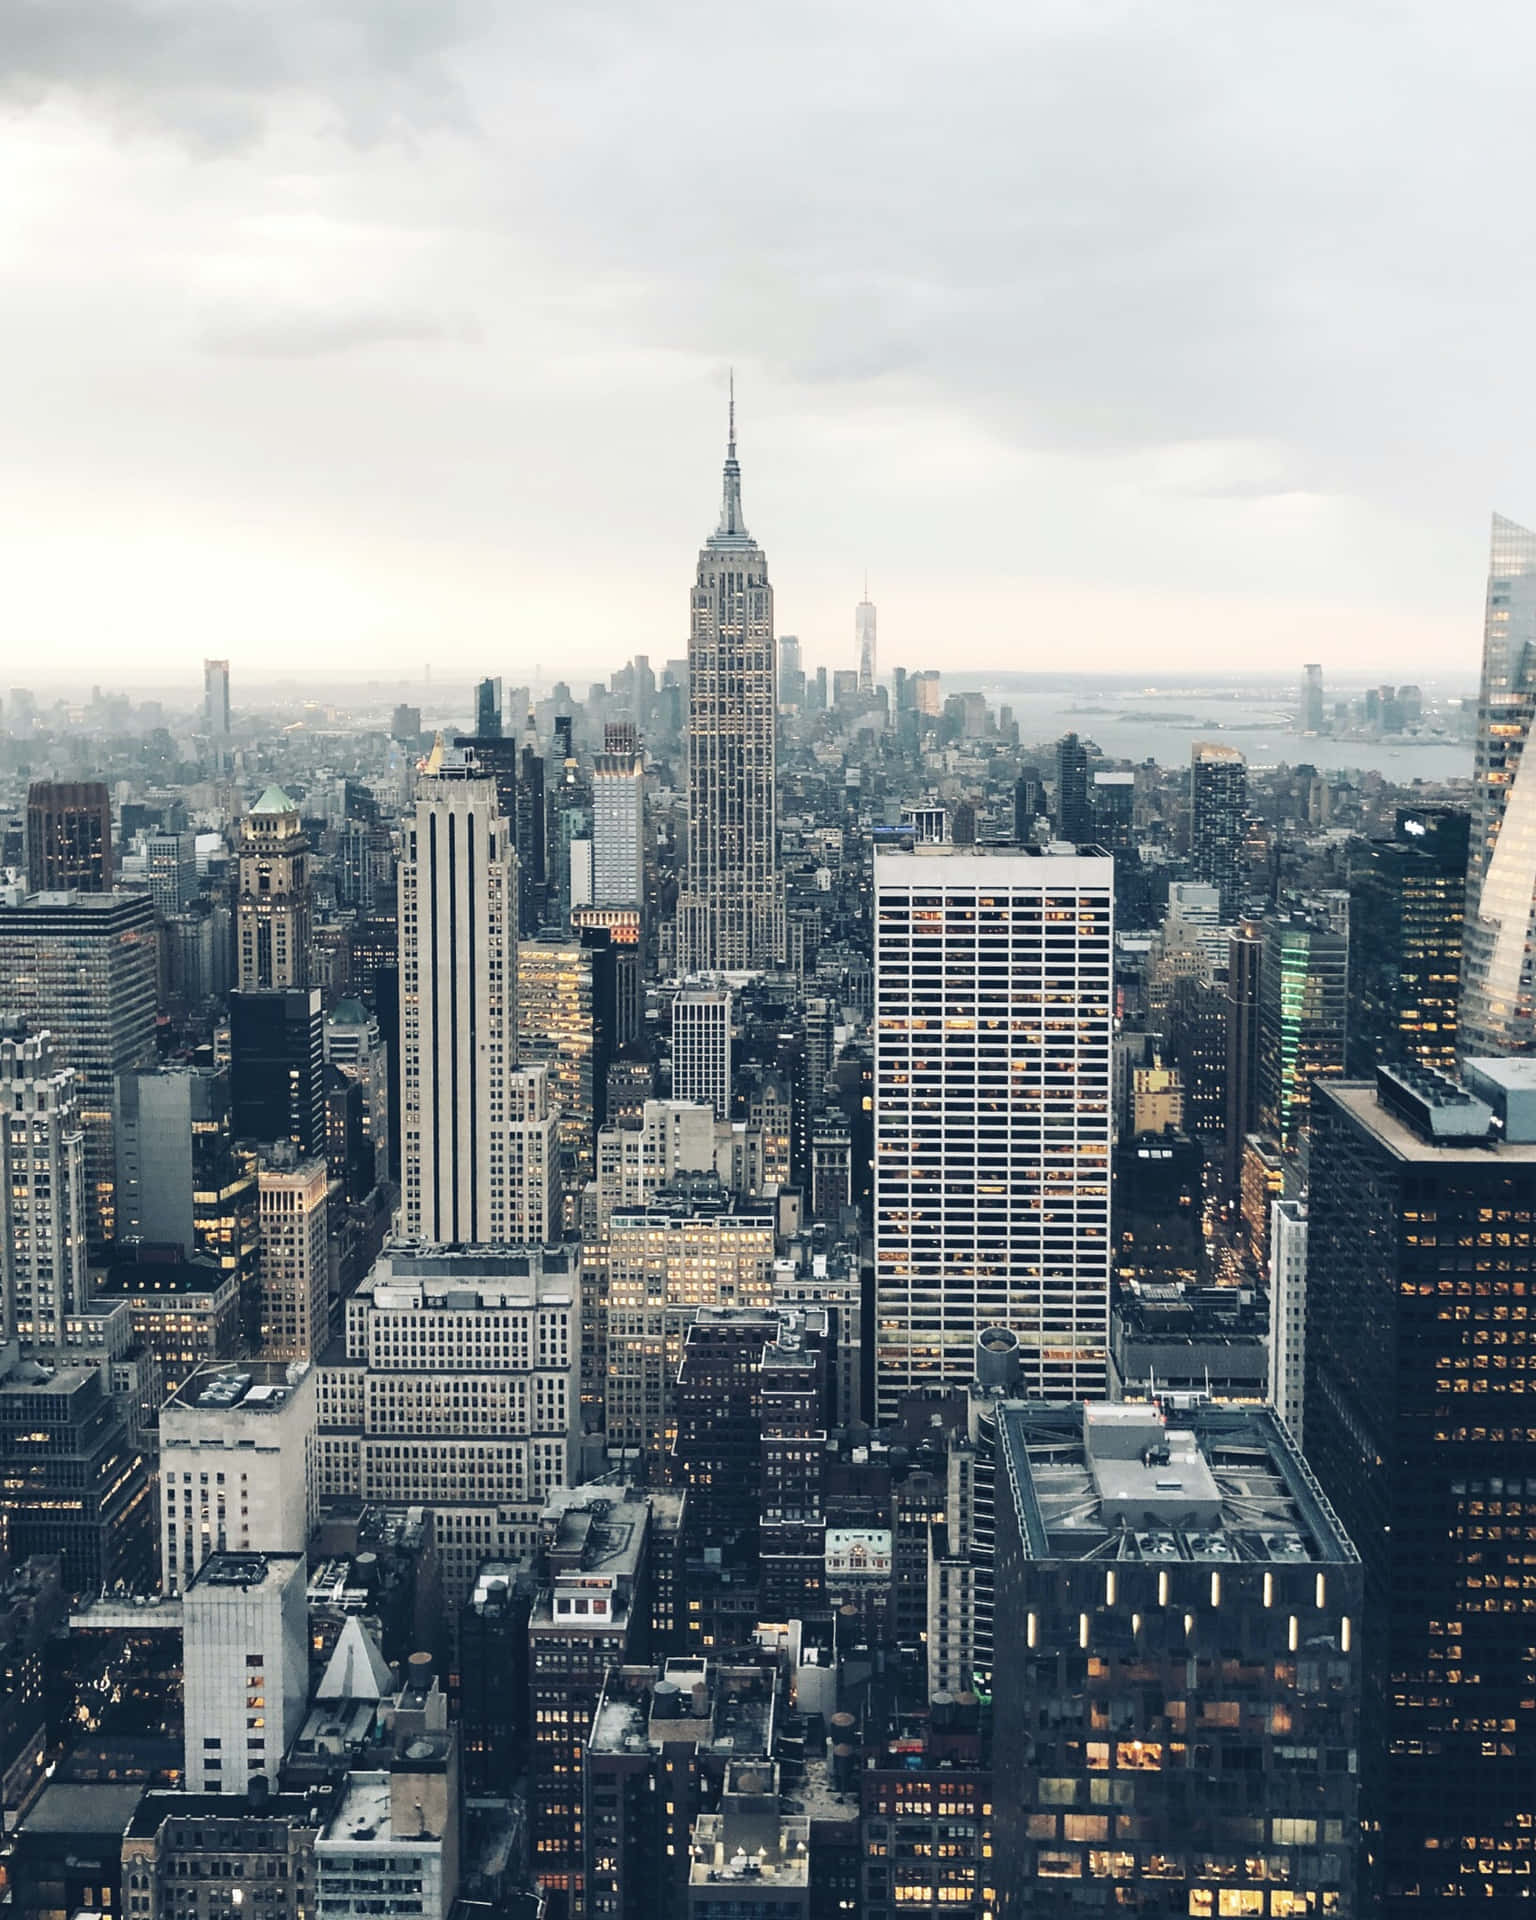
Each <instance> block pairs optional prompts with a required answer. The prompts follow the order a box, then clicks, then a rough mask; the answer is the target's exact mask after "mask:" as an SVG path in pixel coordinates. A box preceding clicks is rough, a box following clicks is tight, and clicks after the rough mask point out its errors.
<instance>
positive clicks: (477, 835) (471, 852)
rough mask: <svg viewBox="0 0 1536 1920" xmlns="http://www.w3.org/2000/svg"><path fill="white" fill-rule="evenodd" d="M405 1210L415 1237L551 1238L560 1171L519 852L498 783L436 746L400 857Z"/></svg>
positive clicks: (458, 1240)
mask: <svg viewBox="0 0 1536 1920" xmlns="http://www.w3.org/2000/svg"><path fill="white" fill-rule="evenodd" d="M400 1105H401V1116H400V1144H401V1158H402V1165H401V1173H402V1175H403V1181H404V1194H403V1199H402V1213H403V1221H404V1227H405V1232H406V1235H407V1237H408V1238H410V1239H412V1240H425V1241H432V1242H439V1243H445V1244H453V1245H458V1244H467V1243H476V1242H478V1243H482V1244H486V1243H489V1244H494V1245H500V1246H507V1245H518V1244H523V1243H525V1242H526V1241H527V1240H528V1239H529V1238H530V1237H536V1238H538V1239H543V1238H544V1237H545V1232H546V1229H547V1223H548V1221H549V1219H550V1213H551V1209H550V1204H549V1198H550V1197H549V1185H550V1183H551V1181H552V1180H553V1179H554V1177H555V1153H554V1149H553V1145H552V1142H553V1137H554V1116H553V1114H552V1113H551V1112H550V1109H549V1095H548V1089H547V1086H546V1083H545V1079H544V1075H543V1072H542V1069H535V1070H534V1071H533V1073H532V1074H526V1073H521V1074H520V1073H519V1072H518V1069H517V860H516V855H515V854H514V852H513V849H512V833H511V828H510V825H509V823H508V822H507V821H506V820H504V819H503V818H502V814H501V809H500V805H499V803H498V800H497V794H496V783H495V781H494V780H493V779H492V778H491V777H490V775H489V774H486V773H482V772H481V771H480V770H479V769H478V768H477V767H476V766H475V765H474V763H473V761H472V760H470V759H450V758H449V757H447V756H443V755H441V754H438V755H434V759H433V763H432V764H431V765H430V767H429V770H428V772H427V773H425V774H424V775H423V776H422V778H421V779H420V780H419V781H418V783H417V788H416V810H415V813H414V815H413V816H412V817H411V818H409V819H408V820H407V821H406V823H405V829H404V834H403V841H402V846H401V859H400Z"/></svg>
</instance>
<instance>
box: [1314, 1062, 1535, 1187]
mask: <svg viewBox="0 0 1536 1920" xmlns="http://www.w3.org/2000/svg"><path fill="white" fill-rule="evenodd" d="M1316 1093H1317V1094H1319V1095H1321V1096H1322V1099H1323V1101H1324V1102H1325V1103H1326V1102H1331V1103H1333V1104H1334V1105H1336V1106H1338V1107H1339V1108H1340V1109H1341V1110H1342V1111H1343V1112H1344V1113H1347V1114H1348V1115H1349V1117H1350V1118H1351V1119H1352V1120H1354V1121H1355V1122H1356V1123H1357V1125H1359V1126H1360V1127H1361V1128H1362V1129H1363V1130H1364V1131H1365V1132H1366V1133H1368V1134H1370V1135H1371V1136H1372V1137H1373V1138H1374V1139H1375V1140H1377V1141H1378V1142H1379V1143H1380V1145H1381V1146H1383V1147H1384V1148H1385V1149H1386V1150H1387V1152H1388V1153H1390V1154H1392V1155H1393V1156H1394V1158H1396V1159H1398V1160H1405V1161H1412V1162H1414V1163H1415V1164H1417V1165H1420V1166H1425V1165H1427V1166H1439V1167H1456V1166H1462V1167H1486V1168H1488V1169H1489V1170H1490V1171H1491V1170H1493V1169H1495V1168H1498V1167H1501V1166H1503V1167H1507V1166H1511V1165H1514V1166H1530V1165H1532V1164H1536V1141H1525V1140H1518V1141H1517V1140H1498V1141H1495V1140H1478V1141H1477V1142H1475V1143H1474V1144H1470V1145H1469V1144H1466V1143H1457V1142H1456V1141H1454V1140H1426V1139H1425V1138H1424V1137H1423V1136H1422V1135H1421V1134H1420V1133H1418V1132H1416V1131H1415V1129H1414V1128H1413V1127H1411V1126H1409V1125H1408V1123H1407V1121H1406V1120H1403V1119H1401V1118H1400V1117H1399V1116H1398V1115H1397V1114H1395V1113H1393V1112H1392V1111H1391V1110H1390V1109H1389V1108H1387V1107H1384V1106H1383V1105H1382V1104H1381V1102H1380V1100H1378V1099H1377V1097H1376V1088H1375V1086H1374V1085H1373V1084H1370V1083H1367V1082H1365V1081H1351V1080H1319V1081H1318V1082H1317V1085H1316Z"/></svg>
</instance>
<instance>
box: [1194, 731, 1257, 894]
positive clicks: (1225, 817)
mask: <svg viewBox="0 0 1536 1920" xmlns="http://www.w3.org/2000/svg"><path fill="white" fill-rule="evenodd" d="M1247 829H1248V762H1247V761H1246V760H1245V759H1244V758H1243V756H1242V755H1241V754H1240V753H1239V752H1238V750H1237V748H1236V747H1225V746H1221V745H1219V744H1218V743H1216V742H1213V741H1209V740H1201V741H1197V742H1196V744H1195V745H1194V746H1193V747H1192V748H1191V749H1190V768H1189V857H1190V864H1191V865H1192V866H1193V868H1194V873H1195V878H1196V879H1197V880H1206V881H1209V882H1210V884H1211V885H1212V886H1213V887H1219V888H1220V890H1221V912H1222V917H1223V919H1226V920H1230V919H1232V918H1233V916H1234V915H1235V914H1236V913H1237V911H1238V909H1239V907H1240V906H1241V905H1242V891H1243V837H1244V835H1245V834H1246V832H1247Z"/></svg>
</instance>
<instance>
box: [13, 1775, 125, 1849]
mask: <svg viewBox="0 0 1536 1920" xmlns="http://www.w3.org/2000/svg"><path fill="white" fill-rule="evenodd" d="M143 1798H144V1788H143V1786H142V1785H139V1786H117V1785H114V1784H111V1783H109V1782H105V1781H101V1782H97V1781H92V1782H90V1783H89V1784H86V1783H78V1784H77V1783H74V1782H71V1781H67V1780H55V1781H53V1782H52V1783H51V1785H49V1786H46V1787H44V1789H43V1791H42V1793H41V1794H40V1795H39V1796H38V1798H37V1799H36V1800H35V1801H34V1802H33V1804H32V1807H31V1809H30V1811H29V1812H28V1813H27V1815H26V1817H25V1818H24V1819H23V1820H22V1822H21V1829H22V1831H23V1832H24V1833H75V1834H79V1835H81V1836H82V1838H83V1837H84V1836H85V1835H86V1834H91V1833H121V1832H123V1830H124V1829H125V1828H126V1827H127V1825H128V1823H129V1821H130V1820H132V1818H133V1816H134V1814H135V1813H136V1812H137V1810H138V1805H139V1802H140V1801H141V1800H142V1799H143Z"/></svg>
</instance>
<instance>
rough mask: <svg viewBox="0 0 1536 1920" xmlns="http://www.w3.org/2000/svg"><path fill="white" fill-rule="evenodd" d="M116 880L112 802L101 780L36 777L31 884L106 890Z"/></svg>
mask: <svg viewBox="0 0 1536 1920" xmlns="http://www.w3.org/2000/svg"><path fill="white" fill-rule="evenodd" d="M111 885H112V806H111V802H110V801H109V800H108V798H107V789H106V785H105V783H104V782H103V781H100V780H34V781H33V782H32V784H31V786H30V787H28V789H27V886H28V887H29V889H30V890H31V891H32V892H33V893H61V892H68V891H69V890H70V889H73V890H74V891H75V892H77V893H105V892H107V890H108V889H109V888H110V887H111Z"/></svg>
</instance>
